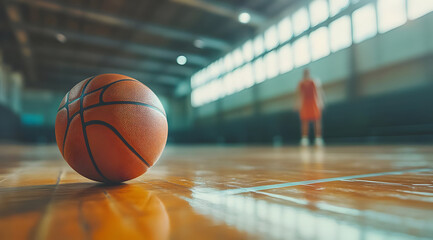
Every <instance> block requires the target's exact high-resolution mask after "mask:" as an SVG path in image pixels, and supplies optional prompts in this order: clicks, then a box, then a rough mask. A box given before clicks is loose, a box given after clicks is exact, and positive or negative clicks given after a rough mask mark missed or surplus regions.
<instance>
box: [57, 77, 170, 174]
mask: <svg viewBox="0 0 433 240" xmlns="http://www.w3.org/2000/svg"><path fill="white" fill-rule="evenodd" d="M167 132H168V130H167V119H166V116H165V111H164V108H163V106H162V104H161V102H160V101H159V99H158V97H157V96H156V95H155V94H154V93H153V92H152V91H151V90H150V89H149V88H148V87H146V86H145V85H144V84H142V83H141V82H139V81H137V80H135V79H132V78H130V77H127V76H124V75H120V74H102V75H98V76H96V77H93V78H89V79H86V80H83V81H81V82H80V83H78V84H77V85H75V86H74V87H73V88H72V89H71V91H69V92H68V93H67V94H66V96H65V97H64V98H63V100H62V102H61V103H60V108H59V110H58V113H57V117H56V140H57V145H58V147H59V149H60V152H61V153H62V155H63V157H64V158H65V160H66V161H67V162H68V163H69V165H70V166H71V167H72V168H73V169H75V170H76V171H77V172H78V173H80V174H81V175H83V176H85V177H87V178H90V179H93V180H96V181H101V182H121V181H126V180H129V179H132V178H135V177H138V176H139V175H141V174H143V173H144V172H146V170H147V169H148V168H149V167H151V166H152V165H153V164H154V163H155V162H156V161H157V160H158V158H159V156H160V155H161V153H162V151H163V149H164V146H165V143H166V140H167Z"/></svg>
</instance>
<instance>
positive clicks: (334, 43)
mask: <svg viewBox="0 0 433 240" xmlns="http://www.w3.org/2000/svg"><path fill="white" fill-rule="evenodd" d="M329 32H330V43H331V50H332V51H333V52H336V51H338V50H340V49H343V48H346V47H349V46H350V44H351V43H352V36H351V31H350V18H349V16H343V17H340V18H338V19H336V20H335V21H333V22H332V23H331V24H329Z"/></svg>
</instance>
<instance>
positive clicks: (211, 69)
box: [208, 63, 218, 79]
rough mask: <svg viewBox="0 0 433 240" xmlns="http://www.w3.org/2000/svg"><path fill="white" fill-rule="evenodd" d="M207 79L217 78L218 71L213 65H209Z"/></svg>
mask: <svg viewBox="0 0 433 240" xmlns="http://www.w3.org/2000/svg"><path fill="white" fill-rule="evenodd" d="M208 68H209V78H210V79H214V78H216V77H217V76H218V71H217V70H216V66H215V63H212V64H210V65H209V67H208Z"/></svg>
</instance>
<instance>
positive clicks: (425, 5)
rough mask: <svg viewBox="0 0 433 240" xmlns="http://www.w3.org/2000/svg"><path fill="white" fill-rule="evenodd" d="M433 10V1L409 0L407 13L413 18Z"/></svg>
mask: <svg viewBox="0 0 433 240" xmlns="http://www.w3.org/2000/svg"><path fill="white" fill-rule="evenodd" d="M432 11H433V1H431V0H430V1H429V0H407V14H408V17H409V19H411V20H413V19H416V18H419V17H421V16H424V15H426V14H427V13H429V12H432Z"/></svg>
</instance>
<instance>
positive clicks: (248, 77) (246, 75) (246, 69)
mask: <svg viewBox="0 0 433 240" xmlns="http://www.w3.org/2000/svg"><path fill="white" fill-rule="evenodd" d="M241 71H242V75H243V80H244V81H243V84H244V88H249V87H251V86H253V85H254V74H253V67H252V66H251V63H247V64H245V65H244V66H243V67H242V70H241Z"/></svg>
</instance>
